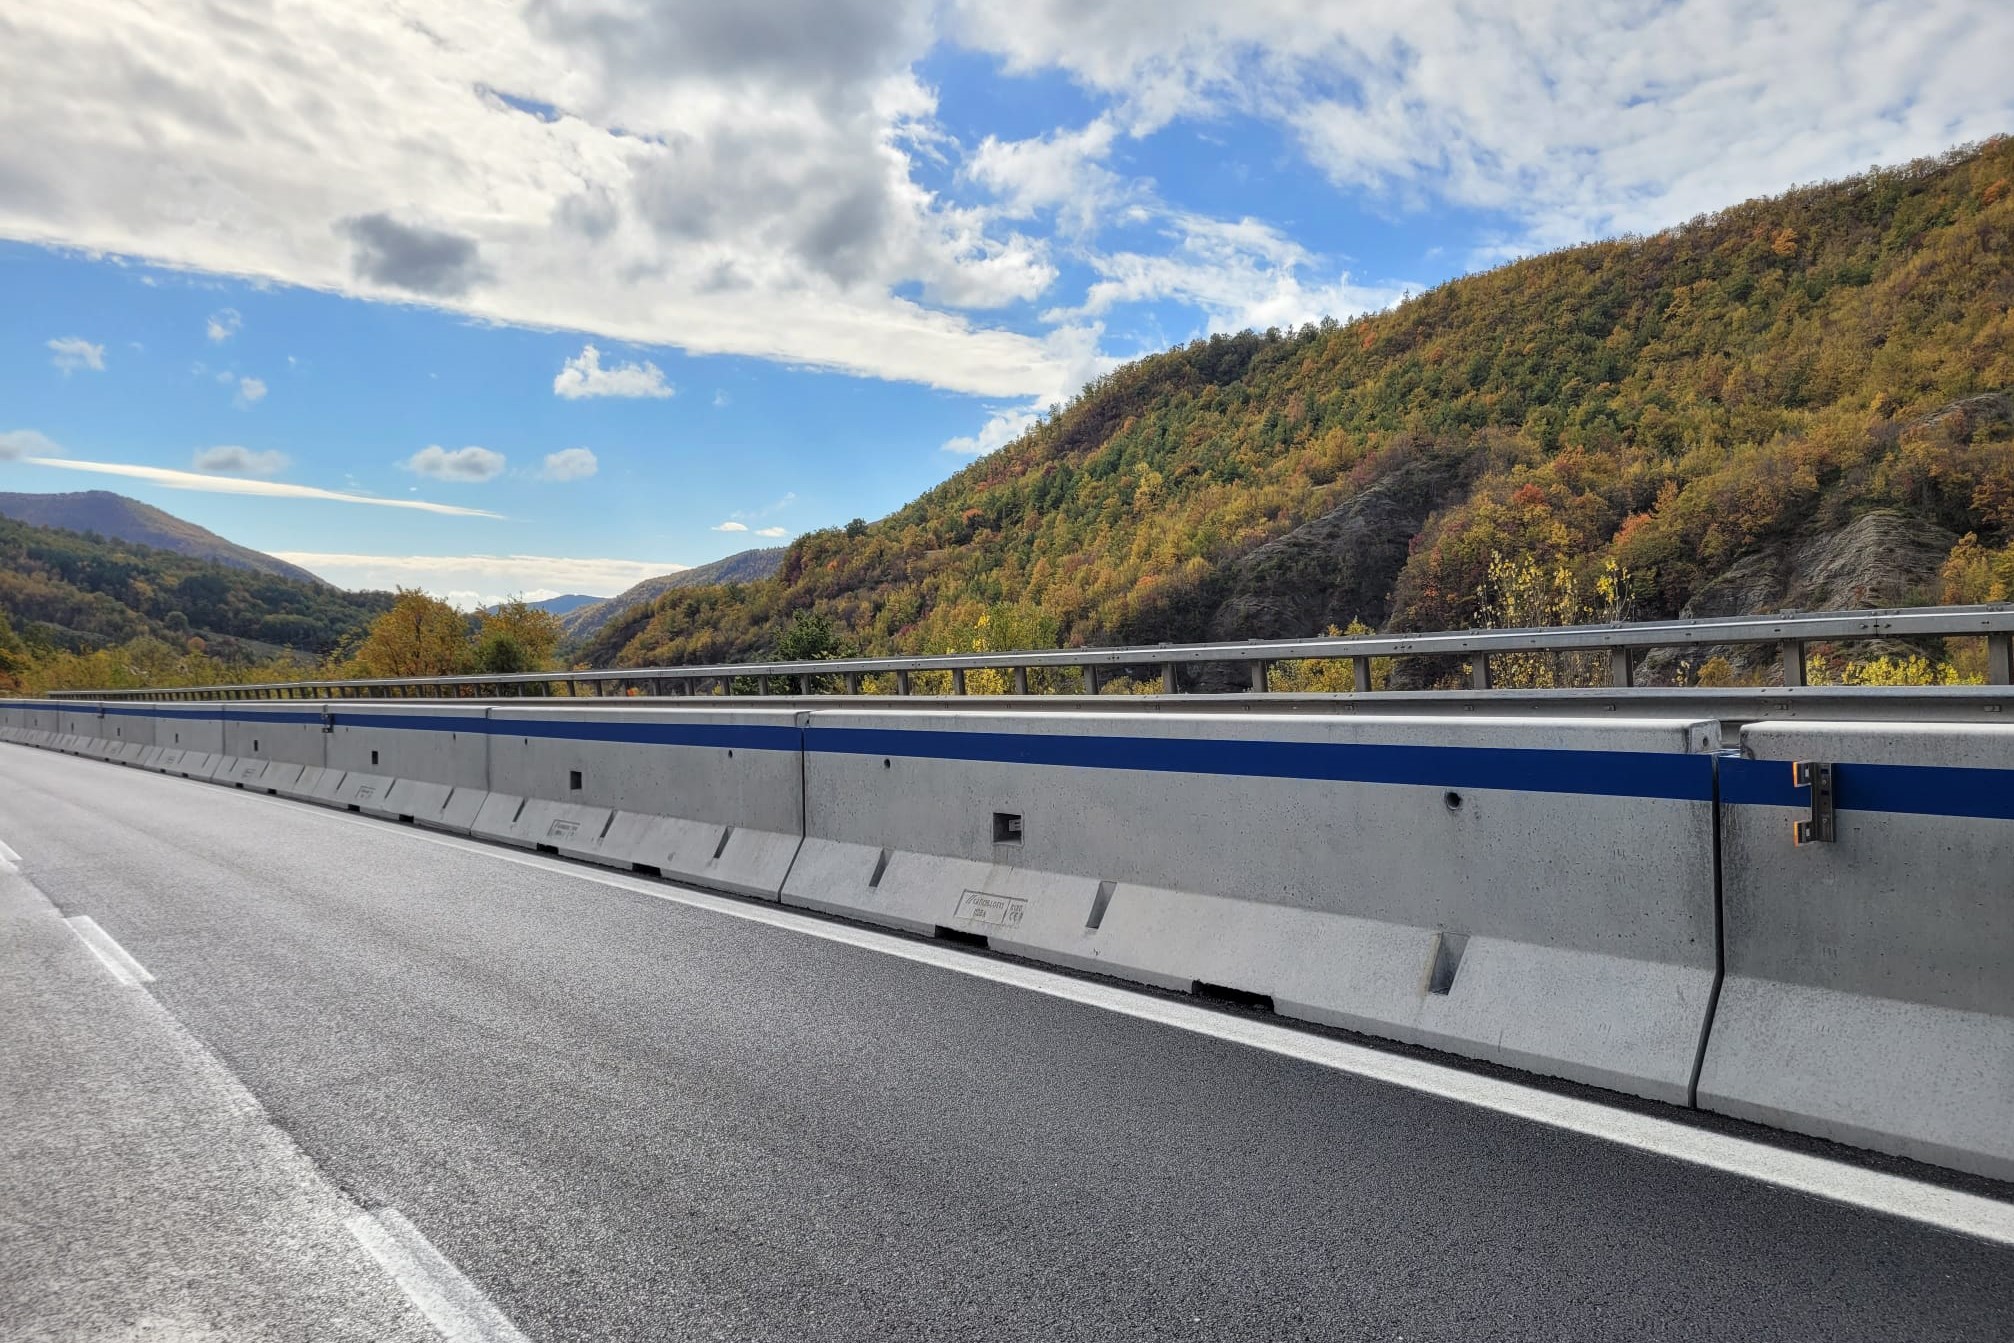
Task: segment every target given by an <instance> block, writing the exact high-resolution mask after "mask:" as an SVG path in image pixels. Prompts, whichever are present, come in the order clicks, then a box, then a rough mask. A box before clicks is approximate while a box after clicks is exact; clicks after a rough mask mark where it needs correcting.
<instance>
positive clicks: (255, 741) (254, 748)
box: [252, 737, 259, 755]
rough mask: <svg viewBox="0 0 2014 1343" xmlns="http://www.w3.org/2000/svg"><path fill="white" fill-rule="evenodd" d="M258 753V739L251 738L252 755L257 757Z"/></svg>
mask: <svg viewBox="0 0 2014 1343" xmlns="http://www.w3.org/2000/svg"><path fill="white" fill-rule="evenodd" d="M258 753H259V739H258V738H257V737H254V738H252V754H253V755H257V754H258Z"/></svg>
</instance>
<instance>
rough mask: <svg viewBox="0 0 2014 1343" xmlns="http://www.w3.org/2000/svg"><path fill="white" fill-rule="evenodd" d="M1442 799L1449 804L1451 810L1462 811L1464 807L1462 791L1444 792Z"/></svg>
mask: <svg viewBox="0 0 2014 1343" xmlns="http://www.w3.org/2000/svg"><path fill="white" fill-rule="evenodd" d="M1441 801H1443V802H1445V803H1447V804H1448V810H1449V811H1460V810H1461V809H1462V795H1461V794H1460V793H1446V794H1443V795H1442V797H1441Z"/></svg>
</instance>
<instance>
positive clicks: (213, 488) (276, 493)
mask: <svg viewBox="0 0 2014 1343" xmlns="http://www.w3.org/2000/svg"><path fill="white" fill-rule="evenodd" d="M21 460H22V461H25V462H27V463H28V464H29V465H30V466H53V467H55V468H57V469H58V470H62V471H87V472H91V473H93V474H95V475H101V476H124V477H125V478H127V479H128V480H144V481H146V482H147V483H149V484H151V485H159V486H161V487H163V488H164V489H170V490H194V491H197V492H198V493H202V494H256V495H262V496H264V497H266V498H269V499H326V500H329V501H331V502H334V503H342V504H370V505H373V506H375V507H377V508H409V509H414V510H417V511H419V512H422V513H440V514H444V515H447V516H449V517H458V518H501V517H502V516H503V514H501V513H491V512H489V511H487V510H485V509H480V508H459V507H457V506H455V505H453V504H435V503H428V502H427V501H426V500H423V499H379V498H375V497H373V496H371V495H368V494H345V493H343V492H342V491H340V490H324V489H317V488H316V487H315V486H313V485H286V484H282V483H281V482H279V481H277V480H246V479H242V478H239V477H236V476H214V475H202V474H199V473H197V472H194V471H177V470H175V469H174V468H172V467H166V466H137V465H134V464H132V463H129V462H83V461H78V460H76V459H75V458H70V457H23V458H22V459H21Z"/></svg>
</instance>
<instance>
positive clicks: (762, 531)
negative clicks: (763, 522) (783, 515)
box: [755, 527, 790, 540]
mask: <svg viewBox="0 0 2014 1343" xmlns="http://www.w3.org/2000/svg"><path fill="white" fill-rule="evenodd" d="M755 534H756V535H757V536H767V537H769V538H770V539H771V540H775V539H776V538H777V537H780V536H788V535H790V528H788V527H757V528H756V529H755Z"/></svg>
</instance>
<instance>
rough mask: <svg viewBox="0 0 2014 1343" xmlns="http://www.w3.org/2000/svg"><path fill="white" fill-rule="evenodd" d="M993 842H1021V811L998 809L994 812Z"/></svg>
mask: <svg viewBox="0 0 2014 1343" xmlns="http://www.w3.org/2000/svg"><path fill="white" fill-rule="evenodd" d="M993 842H994V843H995V844H1019V843H1020V842H1021V816H1020V813H1019V812H1012V811H996V812H994V813H993Z"/></svg>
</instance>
